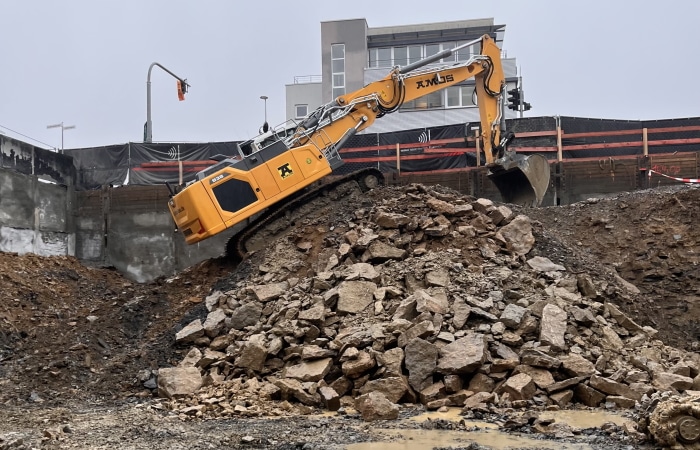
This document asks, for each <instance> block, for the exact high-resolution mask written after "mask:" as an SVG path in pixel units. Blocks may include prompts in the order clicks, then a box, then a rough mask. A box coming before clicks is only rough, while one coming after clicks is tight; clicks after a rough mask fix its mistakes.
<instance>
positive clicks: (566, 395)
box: [549, 389, 574, 408]
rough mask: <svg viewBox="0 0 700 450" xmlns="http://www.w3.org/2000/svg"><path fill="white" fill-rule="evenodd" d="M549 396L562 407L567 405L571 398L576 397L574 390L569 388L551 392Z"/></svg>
mask: <svg viewBox="0 0 700 450" xmlns="http://www.w3.org/2000/svg"><path fill="white" fill-rule="evenodd" d="M549 398H550V399H551V400H552V402H554V404H556V405H557V406H558V407H560V408H564V407H566V405H568V404H569V403H570V402H571V400H572V399H573V398H574V391H572V390H571V389H567V390H565V391H559V392H556V393H554V394H550V395H549Z"/></svg>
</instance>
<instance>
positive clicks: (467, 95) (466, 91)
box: [445, 86, 477, 108]
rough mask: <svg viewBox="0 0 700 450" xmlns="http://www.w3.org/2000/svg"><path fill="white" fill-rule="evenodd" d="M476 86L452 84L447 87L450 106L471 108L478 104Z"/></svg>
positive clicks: (446, 92) (447, 103) (448, 104)
mask: <svg viewBox="0 0 700 450" xmlns="http://www.w3.org/2000/svg"><path fill="white" fill-rule="evenodd" d="M474 89H475V88H474V86H450V87H448V88H447V89H445V96H446V97H447V102H446V103H445V104H446V106H447V107H448V108H469V107H472V106H477V105H476V94H475V93H474Z"/></svg>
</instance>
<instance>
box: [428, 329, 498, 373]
mask: <svg viewBox="0 0 700 450" xmlns="http://www.w3.org/2000/svg"><path fill="white" fill-rule="evenodd" d="M487 350H488V349H487V342H486V336H484V335H483V334H478V333H469V334H467V336H465V337H463V338H461V339H457V340H456V341H454V342H452V343H451V344H447V345H445V346H444V347H442V348H440V350H439V355H440V358H439V359H438V364H437V369H438V371H439V372H441V373H443V374H466V373H473V372H474V371H476V370H477V369H478V368H479V367H481V366H482V364H484V362H485V361H486V358H487Z"/></svg>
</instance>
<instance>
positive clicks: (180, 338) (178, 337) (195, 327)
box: [175, 319, 204, 344]
mask: <svg viewBox="0 0 700 450" xmlns="http://www.w3.org/2000/svg"><path fill="white" fill-rule="evenodd" d="M202 336H204V328H203V327H202V321H201V320H199V319H195V320H193V321H192V322H190V323H189V324H188V325H187V326H186V327H184V328H183V329H182V330H180V331H178V332H177V333H175V342H176V343H178V344H184V343H187V342H193V341H195V340H196V339H198V338H200V337H202Z"/></svg>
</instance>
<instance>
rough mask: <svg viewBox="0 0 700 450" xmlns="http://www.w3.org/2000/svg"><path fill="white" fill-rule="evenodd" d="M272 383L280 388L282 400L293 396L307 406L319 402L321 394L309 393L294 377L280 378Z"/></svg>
mask: <svg viewBox="0 0 700 450" xmlns="http://www.w3.org/2000/svg"><path fill="white" fill-rule="evenodd" d="M274 384H275V386H277V387H278V388H279V389H280V394H281V397H282V400H289V399H290V398H295V399H297V400H299V401H300V402H301V403H303V404H304V405H308V406H317V405H318V404H319V403H321V395H320V394H319V393H315V394H311V393H309V392H307V391H306V390H305V389H304V386H303V385H302V384H301V382H300V381H299V380H296V379H294V378H281V379H278V380H275V383H274Z"/></svg>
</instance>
